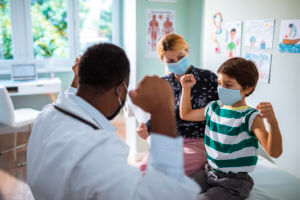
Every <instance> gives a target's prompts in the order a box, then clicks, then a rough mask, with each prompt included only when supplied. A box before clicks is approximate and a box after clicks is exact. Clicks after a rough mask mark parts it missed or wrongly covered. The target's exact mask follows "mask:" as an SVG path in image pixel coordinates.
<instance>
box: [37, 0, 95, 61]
mask: <svg viewBox="0 0 300 200" xmlns="http://www.w3.org/2000/svg"><path fill="white" fill-rule="evenodd" d="M67 9H68V8H67V0H31V20H32V36H33V48H34V56H35V57H36V58H42V57H55V58H67V57H69V47H68V30H67V28H68V23H67ZM98 11H99V10H98Z"/></svg>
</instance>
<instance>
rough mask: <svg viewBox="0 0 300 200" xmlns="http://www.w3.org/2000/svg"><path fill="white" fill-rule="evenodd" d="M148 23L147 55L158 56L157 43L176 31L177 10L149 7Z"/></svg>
mask: <svg viewBox="0 0 300 200" xmlns="http://www.w3.org/2000/svg"><path fill="white" fill-rule="evenodd" d="M146 24H147V27H146V28H147V30H146V56H147V57H157V53H156V45H157V42H158V41H159V39H160V38H161V37H162V36H163V35H165V34H169V33H174V31H175V11H172V10H152V9H148V10H147V13H146Z"/></svg>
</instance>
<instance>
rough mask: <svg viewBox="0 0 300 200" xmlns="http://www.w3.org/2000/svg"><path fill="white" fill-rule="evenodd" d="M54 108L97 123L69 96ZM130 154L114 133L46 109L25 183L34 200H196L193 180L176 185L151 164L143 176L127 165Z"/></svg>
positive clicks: (31, 143) (29, 156)
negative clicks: (96, 128) (27, 184)
mask: <svg viewBox="0 0 300 200" xmlns="http://www.w3.org/2000/svg"><path fill="white" fill-rule="evenodd" d="M56 105H58V106H59V107H61V108H63V109H65V110H68V111H69V112H72V113H74V114H75V115H77V116H80V117H82V118H84V119H86V120H88V121H90V122H92V123H94V124H95V121H94V119H93V118H92V117H91V116H90V115H89V113H87V112H86V111H85V110H83V109H82V108H81V107H80V106H79V105H78V104H76V103H75V102H74V101H72V99H70V98H69V97H68V96H67V95H60V97H59V99H58V100H57V102H56ZM128 152H129V148H128V146H127V145H126V144H125V143H124V142H123V141H122V140H121V139H120V137H119V136H118V135H116V134H115V133H114V132H109V131H107V130H105V129H100V130H94V129H93V128H92V127H90V126H87V125H86V124H84V123H82V122H80V121H78V120H76V119H73V118H71V117H70V116H67V115H65V114H63V113H61V112H59V111H57V110H55V109H54V107H53V105H48V106H46V107H45V108H44V109H43V111H42V112H41V114H40V115H39V116H38V118H37V120H36V122H35V124H34V126H33V130H32V133H31V136H30V140H29V144H28V150H27V179H28V183H29V186H30V188H31V190H32V193H33V195H34V197H35V199H37V200H44V199H49V200H63V199H65V200H77V199H78V200H79V199H80V200H84V199H104V200H106V199H116V200H119V199H122V200H123V199H124V200H127V199H128V200H129V199H145V200H147V199H154V200H159V199H163V200H166V199H172V200H177V199H185V200H188V199H196V196H197V194H198V192H199V187H198V186H197V184H196V183H195V182H194V181H192V180H191V179H189V178H188V177H186V176H182V179H181V180H180V181H178V179H175V178H173V177H170V176H168V175H167V174H166V173H163V172H164V170H166V169H163V168H162V170H160V169H157V168H156V167H152V166H151V165H149V166H148V168H147V171H146V174H145V175H144V176H143V175H142V173H141V172H140V170H139V169H138V168H135V167H132V166H130V165H129V164H128V163H127V157H128ZM166 167H168V166H166Z"/></svg>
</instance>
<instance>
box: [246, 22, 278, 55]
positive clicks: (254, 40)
mask: <svg viewBox="0 0 300 200" xmlns="http://www.w3.org/2000/svg"><path fill="white" fill-rule="evenodd" d="M244 27H245V29H244V31H245V38H244V44H245V47H250V48H255V49H263V50H264V49H272V47H273V34H274V19H265V20H248V21H246V22H245V26H244Z"/></svg>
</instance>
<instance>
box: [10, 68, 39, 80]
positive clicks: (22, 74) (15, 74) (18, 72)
mask: <svg viewBox="0 0 300 200" xmlns="http://www.w3.org/2000/svg"><path fill="white" fill-rule="evenodd" d="M36 78H37V72H36V66H35V64H14V65H12V71H11V79H12V80H33V79H36Z"/></svg>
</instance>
